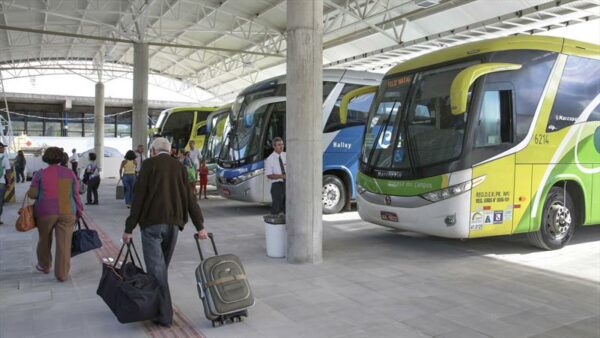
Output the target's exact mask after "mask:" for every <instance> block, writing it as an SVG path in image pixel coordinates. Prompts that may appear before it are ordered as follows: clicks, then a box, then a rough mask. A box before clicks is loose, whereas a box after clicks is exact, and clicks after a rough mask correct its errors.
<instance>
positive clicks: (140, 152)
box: [135, 144, 146, 173]
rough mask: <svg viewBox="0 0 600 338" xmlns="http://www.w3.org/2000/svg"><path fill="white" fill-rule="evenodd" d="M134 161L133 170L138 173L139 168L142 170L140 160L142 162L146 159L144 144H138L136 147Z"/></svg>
mask: <svg viewBox="0 0 600 338" xmlns="http://www.w3.org/2000/svg"><path fill="white" fill-rule="evenodd" d="M135 156H136V158H135V162H136V168H135V172H136V173H139V172H140V170H142V162H144V160H145V159H146V151H145V149H144V145H143V144H138V146H137V148H136V149H135Z"/></svg>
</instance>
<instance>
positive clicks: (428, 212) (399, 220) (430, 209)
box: [357, 191, 471, 238]
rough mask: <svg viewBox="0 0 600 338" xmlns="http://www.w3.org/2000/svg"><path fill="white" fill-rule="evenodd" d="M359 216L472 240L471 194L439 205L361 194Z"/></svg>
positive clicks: (429, 233) (438, 203) (416, 200)
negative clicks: (470, 223) (470, 230)
mask: <svg viewBox="0 0 600 338" xmlns="http://www.w3.org/2000/svg"><path fill="white" fill-rule="evenodd" d="M357 202H358V213H359V215H360V217H361V218H362V219H363V220H365V221H367V222H371V223H375V224H379V225H383V226H386V227H390V228H395V229H400V230H406V231H414V232H418V233H422V234H428V235H433V236H439V237H448V238H468V237H469V222H470V217H469V209H470V206H471V192H470V191H468V192H465V193H463V194H460V195H458V196H454V197H452V198H448V199H446V200H442V201H439V202H435V203H432V202H428V201H426V200H425V199H423V198H421V197H419V196H413V197H400V196H386V195H380V194H375V193H371V192H368V191H367V192H364V193H363V194H358V196H357Z"/></svg>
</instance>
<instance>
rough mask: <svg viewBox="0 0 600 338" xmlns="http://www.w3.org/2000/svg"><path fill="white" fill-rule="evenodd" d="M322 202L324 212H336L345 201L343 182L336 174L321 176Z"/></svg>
mask: <svg viewBox="0 0 600 338" xmlns="http://www.w3.org/2000/svg"><path fill="white" fill-rule="evenodd" d="M322 202H323V213H324V214H337V213H338V212H340V211H341V210H342V208H343V207H344V204H345V203H346V191H345V190H344V183H343V182H342V180H340V179H339V178H338V177H337V176H333V175H325V176H323V190H322Z"/></svg>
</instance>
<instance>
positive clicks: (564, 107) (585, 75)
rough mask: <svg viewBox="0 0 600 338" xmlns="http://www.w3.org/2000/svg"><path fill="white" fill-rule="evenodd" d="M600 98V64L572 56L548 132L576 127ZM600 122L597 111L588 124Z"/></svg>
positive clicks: (599, 113)
mask: <svg viewBox="0 0 600 338" xmlns="http://www.w3.org/2000/svg"><path fill="white" fill-rule="evenodd" d="M599 94H600V61H598V60H594V59H587V58H583V57H578V56H569V58H568V59H567V64H566V65H565V69H564V71H563V74H562V77H561V80H560V85H559V86H558V91H557V93H556V98H555V100H554V104H553V106H552V112H551V113H550V118H549V119H548V126H547V127H546V131H547V132H553V131H557V130H561V129H563V128H566V127H569V126H571V125H573V124H574V123H575V121H576V120H577V119H578V118H579V116H580V115H581V113H583V111H584V110H585V109H586V107H587V106H588V105H589V104H590V103H591V102H592V100H594V98H596V96H597V95H599ZM590 118H591V119H592V120H595V121H598V120H600V108H599V107H595V109H594V110H593V111H592V113H591V114H590V116H589V117H588V121H589V120H590Z"/></svg>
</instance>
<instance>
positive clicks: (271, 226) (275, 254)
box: [264, 216, 287, 258]
mask: <svg viewBox="0 0 600 338" xmlns="http://www.w3.org/2000/svg"><path fill="white" fill-rule="evenodd" d="M264 219H265V237H266V242H267V256H269V257H272V258H283V257H285V255H286V254H287V229H286V226H285V217H268V216H265V218H264Z"/></svg>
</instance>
